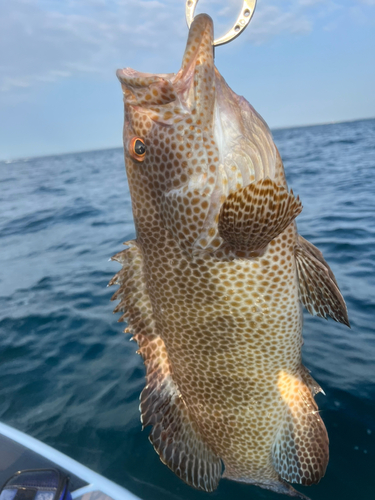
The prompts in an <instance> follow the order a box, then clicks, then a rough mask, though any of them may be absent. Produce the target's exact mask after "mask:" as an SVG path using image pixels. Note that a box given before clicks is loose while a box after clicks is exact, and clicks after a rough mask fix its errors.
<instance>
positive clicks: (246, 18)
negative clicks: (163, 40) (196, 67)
mask: <svg viewBox="0 0 375 500" xmlns="http://www.w3.org/2000/svg"><path fill="white" fill-rule="evenodd" d="M198 1H199V0H187V1H186V8H185V13H186V21H187V24H188V27H189V28H190V25H191V23H192V22H193V19H194V12H195V7H196V6H197V3H198ZM256 3H257V0H244V1H243V4H242V9H241V12H240V15H239V16H238V18H237V21H236V22H235V23H234V26H233V28H232V29H230V30H229V31H228V33H226V34H225V35H224V36H222V37H221V38H217V39H216V40H214V42H213V44H212V45H213V46H214V47H217V46H218V45H224V44H225V43H229V42H231V41H232V40H234V39H235V38H237V37H238V36H239V35H240V34H241V33H242V32H243V31H244V29H245V28H246V27H247V26H248V24H249V22H250V21H251V18H252V17H253V14H254V11H255V6H256Z"/></svg>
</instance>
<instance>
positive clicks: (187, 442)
mask: <svg viewBox="0 0 375 500" xmlns="http://www.w3.org/2000/svg"><path fill="white" fill-rule="evenodd" d="M127 244H128V245H129V246H130V248H128V249H127V250H124V251H123V252H120V253H118V254H116V255H115V256H114V257H112V259H113V260H117V261H119V262H121V263H122V265H123V268H122V269H121V271H119V272H118V273H117V274H116V276H115V277H114V278H113V279H112V280H111V281H110V283H109V284H110V285H113V284H119V285H120V288H119V289H118V291H117V292H116V293H115V294H114V295H113V297H112V300H116V299H120V303H119V304H118V306H117V307H116V308H115V312H117V311H122V312H124V313H125V314H124V315H123V316H122V317H121V318H120V320H121V321H124V320H127V321H128V325H129V326H128V328H127V329H126V330H125V331H126V332H128V333H132V334H133V338H134V340H136V341H137V343H138V345H139V350H138V353H139V354H140V355H141V356H142V357H143V360H144V363H145V366H146V380H147V383H146V387H145V388H144V389H143V391H142V394H141V404H140V410H141V420H142V423H143V426H144V427H146V426H147V425H152V430H151V433H150V437H149V438H150V441H151V442H152V444H153V445H154V448H155V450H156V451H157V453H158V454H159V456H160V459H161V460H162V462H163V463H165V464H166V465H167V466H168V467H169V468H170V469H171V470H172V471H173V472H174V473H175V474H177V476H179V477H180V478H181V479H182V480H183V481H185V482H186V483H188V484H190V485H191V486H193V487H194V488H197V489H201V490H205V491H213V490H214V489H216V488H217V485H218V483H219V480H220V477H221V469H222V465H221V460H220V458H219V457H218V456H216V455H215V453H213V451H212V450H211V448H210V447H209V445H208V444H207V443H205V441H204V439H203V437H202V436H201V434H200V431H199V429H198V427H197V425H196V424H195V422H194V420H193V419H192V418H191V416H190V414H189V412H188V409H187V407H186V405H185V403H184V400H183V398H182V396H181V394H180V392H179V390H178V387H177V386H176V384H175V382H174V381H173V377H172V374H171V370H170V363H169V358H168V353H167V350H166V347H165V344H164V342H163V340H162V339H161V337H160V336H159V335H158V333H157V329H156V326H155V321H154V319H153V313H152V305H151V301H150V298H149V295H148V293H147V288H146V281H145V278H144V275H143V257H142V252H141V250H140V249H139V247H138V245H137V243H136V242H134V241H133V242H129V243H127Z"/></svg>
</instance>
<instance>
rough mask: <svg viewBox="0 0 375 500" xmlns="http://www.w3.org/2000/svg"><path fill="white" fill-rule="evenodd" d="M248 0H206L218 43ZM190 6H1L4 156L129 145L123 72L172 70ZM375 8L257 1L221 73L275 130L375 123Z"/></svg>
mask: <svg viewBox="0 0 375 500" xmlns="http://www.w3.org/2000/svg"><path fill="white" fill-rule="evenodd" d="M241 5H242V0H200V2H199V4H198V8H197V12H207V13H208V14H210V15H211V17H213V19H214V22H215V31H216V34H217V35H221V34H224V33H225V31H226V30H227V29H229V28H230V27H231V26H232V25H233V23H234V21H235V19H236V18H237V15H238V13H239V10H240V7H241ZM184 16H185V0H11V1H3V2H0V159H12V158H20V157H29V156H38V155H47V154H55V153H63V152H69V151H83V150H90V149H101V148H109V147H116V146H120V145H121V141H122V139H121V135H122V122H123V105H122V94H121V89H120V84H119V83H118V81H117V79H116V77H115V70H116V69H117V68H121V67H126V66H130V67H133V68H135V69H137V70H140V71H147V72H156V73H169V72H176V71H178V69H179V67H180V62H181V58H182V54H183V51H184V46H185V42H186V36H187V27H186V22H185V17H184ZM374 48H375V0H336V1H331V0H258V5H257V10H256V13H255V15H254V17H253V19H252V21H251V23H250V25H249V27H248V28H247V30H246V31H245V32H244V33H243V34H242V35H241V36H240V37H239V38H237V39H236V40H235V41H234V42H232V43H230V44H228V45H225V46H222V47H218V48H217V49H216V65H217V67H218V69H219V71H220V72H221V74H222V75H223V76H224V77H225V79H226V80H227V82H228V83H229V85H230V86H231V87H232V88H233V90H234V91H235V92H237V93H238V94H241V95H244V96H245V97H246V98H247V99H248V100H249V102H250V103H251V104H252V105H253V106H254V107H255V109H256V110H257V111H258V112H260V114H261V115H262V116H263V117H264V118H265V120H266V121H267V123H268V124H269V125H270V127H271V128H272V127H274V128H276V127H286V126H294V125H306V124H312V123H326V122H334V121H343V120H354V119H359V118H370V117H375V90H374V89H375V56H374Z"/></svg>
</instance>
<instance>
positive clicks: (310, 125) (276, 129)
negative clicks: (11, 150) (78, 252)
mask: <svg viewBox="0 0 375 500" xmlns="http://www.w3.org/2000/svg"><path fill="white" fill-rule="evenodd" d="M371 120H375V117H372V118H358V119H355V120H342V121H337V122H335V121H333V122H324V123H313V124H307V125H292V126H287V127H270V129H271V132H274V131H275V132H276V131H278V130H294V129H299V128H308V127H324V126H328V125H340V124H342V123H356V122H364V121H371ZM122 147H123V146H122V145H120V146H111V147H108V148H99V149H88V150H81V151H69V152H65V153H48V154H43V155H37V156H24V157H18V158H7V159H0V164H9V163H17V162H19V161H28V160H34V159H37V158H49V157H55V156H68V155H76V154H83V153H97V152H99V151H111V150H115V149H122Z"/></svg>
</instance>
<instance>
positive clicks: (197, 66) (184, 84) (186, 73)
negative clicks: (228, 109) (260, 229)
mask: <svg viewBox="0 0 375 500" xmlns="http://www.w3.org/2000/svg"><path fill="white" fill-rule="evenodd" d="M213 40H214V28H213V21H212V19H211V18H210V16H208V15H207V14H199V15H198V16H196V17H195V18H194V20H193V22H192V24H191V27H190V30H189V36H188V41H187V44H186V49H185V53H184V56H183V59H182V65H181V69H180V71H179V72H178V73H177V75H176V77H175V79H174V81H173V84H174V86H175V88H176V90H177V91H178V92H179V94H180V95H183V96H184V98H183V100H184V101H185V104H186V105H187V107H188V108H189V109H190V112H192V111H193V110H196V112H197V113H198V114H199V115H200V117H201V120H202V121H203V122H204V121H211V120H212V117H213V111H214V106H215V65H214V46H213Z"/></svg>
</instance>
